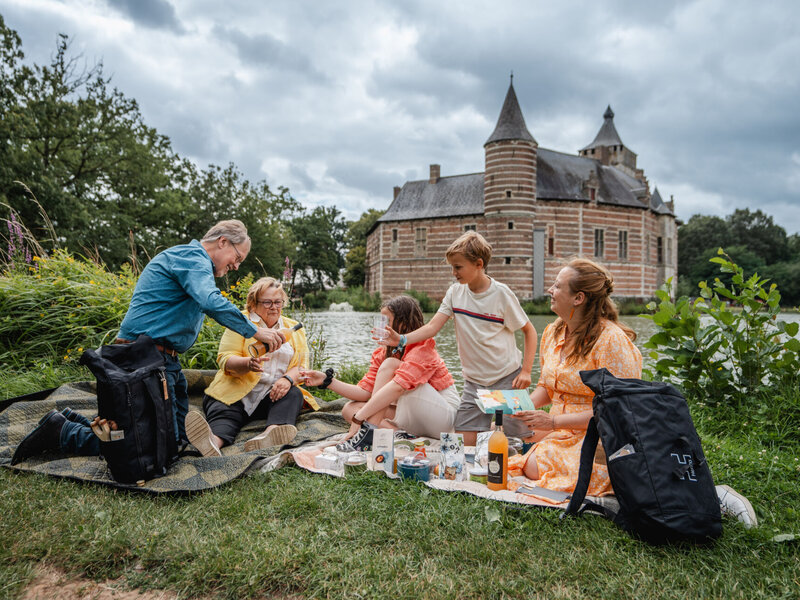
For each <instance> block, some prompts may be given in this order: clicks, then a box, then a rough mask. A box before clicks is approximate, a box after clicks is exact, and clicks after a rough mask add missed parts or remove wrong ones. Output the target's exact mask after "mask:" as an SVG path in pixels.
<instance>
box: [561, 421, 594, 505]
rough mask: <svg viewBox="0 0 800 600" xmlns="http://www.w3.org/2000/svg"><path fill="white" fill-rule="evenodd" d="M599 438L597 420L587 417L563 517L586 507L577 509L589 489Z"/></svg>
mask: <svg viewBox="0 0 800 600" xmlns="http://www.w3.org/2000/svg"><path fill="white" fill-rule="evenodd" d="M599 440H600V434H599V433H598V431H597V421H596V420H595V417H592V418H591V419H589V424H588V425H587V426H586V437H584V438H583V445H582V446H581V462H580V470H579V471H578V481H577V482H576V483H575V491H574V492H572V497H571V498H570V500H569V505H568V506H567V509H566V510H565V511H564V514H563V515H561V518H562V519H563V518H565V517H567V516H569V515H580V514H581V513H582V512H583V511H584V510H586V508H583V509H581V510H578V509H579V508H580V507H581V504H583V501H584V500H585V499H586V492H587V490H588V489H589V480H590V479H591V478H592V469H593V468H594V454H595V451H596V450H597V442H598V441H599Z"/></svg>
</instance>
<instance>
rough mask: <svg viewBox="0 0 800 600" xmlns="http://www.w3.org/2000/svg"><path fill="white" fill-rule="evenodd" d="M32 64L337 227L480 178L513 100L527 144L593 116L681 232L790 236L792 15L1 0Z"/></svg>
mask: <svg viewBox="0 0 800 600" xmlns="http://www.w3.org/2000/svg"><path fill="white" fill-rule="evenodd" d="M0 14H2V15H3V16H4V17H5V19H6V24H7V25H8V26H9V27H11V28H13V29H16V30H17V31H18V32H19V34H20V35H21V37H22V41H23V49H24V51H25V53H26V57H27V59H28V60H30V61H33V62H37V63H40V64H41V63H45V62H47V60H48V58H49V56H50V55H51V53H52V52H53V50H54V48H55V45H56V40H57V35H58V34H59V33H66V34H68V35H70V36H71V38H72V40H73V42H72V49H73V51H74V52H75V53H82V54H83V56H84V57H85V58H86V59H88V60H89V61H90V62H94V61H99V60H102V61H103V63H104V67H105V72H106V74H107V75H113V80H112V81H113V84H114V85H116V86H117V87H118V88H119V89H121V90H122V91H123V92H124V93H125V94H126V95H127V96H130V97H133V98H136V99H137V100H138V101H139V103H140V106H141V110H142V113H143V114H144V117H145V120H146V122H147V123H148V124H149V125H151V126H154V127H156V128H157V129H158V130H159V132H160V133H162V134H165V135H167V136H169V137H170V138H171V140H172V143H173V146H174V148H175V150H176V151H177V152H178V153H179V154H181V155H183V156H187V157H189V158H191V159H193V160H194V161H195V162H196V163H197V164H198V165H199V166H200V167H206V166H207V165H208V164H209V163H213V164H218V165H226V164H227V163H229V162H233V163H235V164H236V165H237V166H238V167H239V168H240V169H241V170H242V171H243V172H244V173H245V175H246V176H247V177H248V178H249V179H251V180H261V179H265V180H266V181H267V182H268V183H269V184H270V185H271V186H273V187H277V186H279V185H285V186H287V187H289V189H290V190H291V192H292V194H293V195H294V197H295V198H297V199H298V200H300V201H301V202H302V203H303V204H305V205H306V206H309V207H313V206H317V205H335V206H337V207H338V208H339V209H340V210H342V212H343V213H344V214H345V216H347V217H348V218H357V217H358V216H359V215H360V214H361V212H363V211H364V210H366V209H368V208H386V207H388V205H389V203H390V201H391V198H392V188H393V186H395V185H402V184H403V183H404V182H405V181H408V180H414V179H421V178H426V177H427V176H428V165H429V164H430V163H438V164H441V166H442V175H456V174H462V173H474V172H479V171H483V169H484V164H483V144H484V142H485V141H486V139H487V138H488V137H489V135H490V134H491V133H492V130H493V128H494V125H495V122H496V120H497V117H498V115H499V112H500V107H501V106H502V103H503V99H504V97H505V94H506V90H507V88H508V82H509V73H510V72H511V71H512V70H513V72H514V87H515V89H516V91H517V96H518V98H519V101H520V105H521V107H522V110H523V113H524V115H525V119H526V121H527V124H528V129H529V130H530V131H531V133H532V134H533V135H534V137H535V138H536V139H537V141H538V142H539V145H540V146H541V147H545V148H550V149H553V150H559V151H562V152H576V151H577V150H578V149H579V148H581V147H583V146H585V145H586V144H588V143H589V142H591V141H592V139H593V138H594V135H595V133H596V132H597V130H598V129H599V128H600V126H601V125H602V121H603V119H602V115H603V112H604V111H605V108H606V105H609V104H610V105H611V107H612V108H613V110H614V112H615V113H616V118H615V124H616V126H617V130H618V131H619V133H620V137H621V138H622V140H623V142H624V143H625V144H626V145H627V146H629V147H630V148H631V149H632V150H633V151H634V152H636V153H638V156H639V158H638V165H639V166H640V167H642V168H644V170H645V174H646V175H647V176H648V178H649V180H650V184H651V188H652V186H657V187H658V189H659V191H660V192H661V195H662V197H663V198H664V199H665V200H667V199H669V196H670V195H674V197H675V203H676V211H677V213H678V216H679V217H681V218H682V219H684V220H686V219H688V218H689V217H690V216H691V215H693V214H696V213H703V214H716V215H726V214H729V213H730V212H732V211H733V209H734V208H744V207H749V208H751V209H756V208H761V209H762V210H764V211H766V212H768V213H769V214H771V215H773V216H774V217H775V220H776V222H778V223H779V224H781V225H783V226H784V227H785V228H786V229H787V231H788V232H790V233H793V232H797V231H800V210H798V205H800V110H798V109H800V66H799V65H798V61H800V2H796V1H795V0H778V1H772V2H768V3H766V2H765V3H760V2H756V1H752V2H742V1H738V0H702V1H684V2H681V1H676V2H659V3H655V2H641V1H638V0H630V1H603V2H597V1H596V0H592V1H564V2H552V1H546V2H544V1H538V0H536V1H534V0H528V1H525V0H520V1H507V2H506V1H502V0H495V1H494V2H486V1H483V2H478V1H472V0H459V1H444V0H440V1H439V2H432V1H429V0H417V1H399V0H398V1H389V0H384V1H380V0H375V1H372V2H369V1H364V2H361V1H355V0H354V1H344V0H317V1H311V0H289V1H271V0H270V1H267V0H265V1H261V0H250V1H247V0H225V1H224V2H220V1H219V0H0Z"/></svg>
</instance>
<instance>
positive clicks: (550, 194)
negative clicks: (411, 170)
mask: <svg viewBox="0 0 800 600" xmlns="http://www.w3.org/2000/svg"><path fill="white" fill-rule="evenodd" d="M592 174H594V179H595V180H596V181H597V182H598V184H599V185H598V190H597V194H596V198H597V202H598V203H599V204H609V205H615V206H629V207H634V208H641V209H647V208H651V209H652V210H654V211H655V212H657V213H658V214H670V213H671V211H670V210H669V207H668V206H667V205H666V204H665V203H664V202H663V201H661V196H657V198H658V200H659V202H660V203H659V204H658V205H656V206H654V205H653V199H652V198H651V200H650V204H649V205H648V202H647V186H646V185H645V184H644V183H642V182H641V181H639V180H638V179H636V178H635V177H631V176H630V175H627V174H626V173H623V172H622V171H621V170H619V169H617V168H616V167H611V166H606V165H603V164H601V163H600V161H598V160H595V159H593V158H588V157H584V156H576V155H573V154H565V153H563V152H556V151H554V150H548V149H546V148H539V149H538V151H537V168H536V198H537V201H546V200H575V201H581V202H589V197H588V192H587V191H586V187H585V183H586V182H587V181H589V180H590V179H591V178H592ZM657 193H658V192H657V191H656V193H655V194H653V196H654V197H656V194H657ZM481 214H483V173H472V174H470V175H455V176H450V177H442V178H440V179H439V180H438V181H437V182H436V183H430V181H429V180H428V179H425V180H421V181H408V182H406V183H405V185H403V187H402V189H401V190H400V193H399V194H398V195H397V198H395V199H394V201H393V202H392V204H391V205H390V206H389V208H388V209H387V211H386V213H384V215H383V216H382V217H381V218H380V219H378V221H379V222H387V221H405V220H412V219H430V218H437V217H458V216H467V215H481Z"/></svg>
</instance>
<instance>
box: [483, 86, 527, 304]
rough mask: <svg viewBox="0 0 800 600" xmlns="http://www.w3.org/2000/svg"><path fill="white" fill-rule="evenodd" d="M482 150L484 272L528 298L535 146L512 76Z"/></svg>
mask: <svg viewBox="0 0 800 600" xmlns="http://www.w3.org/2000/svg"><path fill="white" fill-rule="evenodd" d="M483 147H484V151H485V157H486V168H485V172H484V178H483V209H484V217H485V219H486V236H487V239H488V240H489V242H490V243H491V244H492V246H493V248H494V251H493V257H492V262H491V263H490V266H489V269H490V273H491V274H492V276H493V277H497V279H499V280H500V281H502V282H504V283H506V284H508V285H510V286H511V287H512V288H513V289H515V290H517V293H518V295H520V296H521V297H523V298H530V297H532V295H533V283H532V279H531V269H532V256H533V254H534V248H533V245H534V242H533V223H534V217H535V215H534V210H535V202H536V150H537V148H538V144H537V143H536V140H535V139H533V136H532V135H531V133H530V132H529V131H528V128H527V127H526V125H525V118H524V117H523V116H522V110H520V107H519V102H518V101H517V94H516V93H515V92H514V80H513V75H512V79H511V83H510V84H509V86H508V92H507V93H506V99H505V102H504V103H503V108H502V109H501V110H500V117H499V118H498V119H497V126H496V127H495V128H494V132H493V133H492V135H491V136H489V139H488V140H486V143H485V144H484V146H483Z"/></svg>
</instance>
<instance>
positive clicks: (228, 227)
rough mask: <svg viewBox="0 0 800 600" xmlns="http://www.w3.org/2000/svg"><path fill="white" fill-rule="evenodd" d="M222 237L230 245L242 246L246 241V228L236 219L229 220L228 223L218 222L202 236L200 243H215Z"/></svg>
mask: <svg viewBox="0 0 800 600" xmlns="http://www.w3.org/2000/svg"><path fill="white" fill-rule="evenodd" d="M222 237H224V238H225V239H226V240H228V241H229V242H231V243H232V244H242V243H244V242H245V241H247V239H248V236H247V227H245V226H244V223H242V222H241V221H239V220H238V219H230V220H229V221H220V222H219V223H217V224H216V225H214V226H213V227H212V228H211V229H209V230H208V233H206V234H205V235H204V236H203V239H202V240H200V241H201V242H215V241H217V240H218V239H219V238H222Z"/></svg>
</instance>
